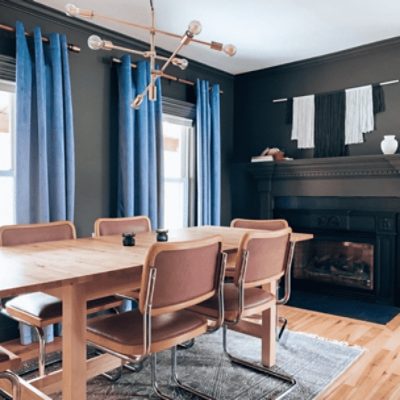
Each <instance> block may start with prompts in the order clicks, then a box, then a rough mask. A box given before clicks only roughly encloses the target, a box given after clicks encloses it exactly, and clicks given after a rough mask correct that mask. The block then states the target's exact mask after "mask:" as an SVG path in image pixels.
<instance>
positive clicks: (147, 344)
mask: <svg viewBox="0 0 400 400" xmlns="http://www.w3.org/2000/svg"><path fill="white" fill-rule="evenodd" d="M226 257H227V256H226V254H225V253H221V255H220V260H219V271H218V278H217V279H218V300H219V301H218V312H219V315H218V319H217V321H216V323H215V325H214V326H213V327H211V328H209V329H207V333H213V332H215V331H216V330H218V329H219V328H220V327H221V325H222V323H223V321H224V297H223V293H224V292H223V283H224V276H225V264H226ZM156 276H157V269H156V268H154V267H152V268H150V271H149V281H148V286H147V291H146V299H145V306H144V313H143V351H142V354H140V355H138V356H135V357H129V356H127V355H125V354H121V353H118V352H115V351H113V350H110V349H107V348H105V347H103V346H101V345H98V344H95V343H93V342H90V341H88V343H89V344H90V345H91V346H93V347H95V348H97V349H99V350H101V351H102V352H104V353H108V354H111V355H113V356H116V357H118V358H120V359H121V360H122V361H123V362H128V363H132V364H137V363H143V361H144V360H145V359H147V358H148V355H150V364H151V385H152V389H153V391H154V393H155V394H156V395H157V396H158V397H159V398H161V399H164V400H174V398H172V397H169V396H168V395H166V394H165V393H163V392H162V391H161V390H160V388H159V385H158V382H157V353H150V348H151V311H152V302H153V294H154V287H155V282H156ZM171 351H172V354H173V355H175V356H173V357H171V371H173V373H174V374H173V382H174V383H175V384H176V386H178V387H179V388H181V389H183V390H186V391H187V392H189V393H191V394H194V395H196V396H199V397H200V398H202V399H205V400H217V399H214V398H213V397H210V396H207V395H206V394H204V393H201V392H199V391H198V390H196V389H195V388H192V387H191V386H189V385H186V384H183V383H182V382H181V381H180V380H179V379H178V376H177V374H176V366H177V364H176V346H174V347H173V348H172V349H171Z"/></svg>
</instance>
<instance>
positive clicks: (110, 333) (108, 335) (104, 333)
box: [86, 310, 207, 356]
mask: <svg viewBox="0 0 400 400" xmlns="http://www.w3.org/2000/svg"><path fill="white" fill-rule="evenodd" d="M151 326H152V330H151V350H150V352H151V353H156V352H159V351H162V350H166V349H169V348H171V347H173V346H176V345H178V344H180V343H183V342H185V341H187V340H190V339H193V338H195V337H196V336H199V335H201V334H203V333H205V332H206V331H207V319H206V318H204V317H202V316H200V315H196V314H194V313H191V312H189V311H185V310H183V311H178V312H172V313H167V314H163V315H160V316H154V317H152V319H151ZM86 337H87V339H88V341H89V342H92V343H93V344H98V345H101V346H103V347H106V348H108V349H111V350H113V351H116V352H118V353H122V354H125V355H127V356H134V355H140V354H142V352H143V315H142V314H141V313H140V312H139V310H133V311H128V312H125V313H121V314H117V315H110V316H104V317H101V318H96V319H93V320H89V321H88V326H87V336H86Z"/></svg>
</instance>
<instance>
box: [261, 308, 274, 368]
mask: <svg viewBox="0 0 400 400" xmlns="http://www.w3.org/2000/svg"><path fill="white" fill-rule="evenodd" d="M275 334H276V305H275V304H273V305H272V306H271V308H269V309H268V310H265V311H263V313H262V329H261V349H262V350H261V361H262V363H263V365H265V366H266V367H272V366H273V365H275V358H276V340H275Z"/></svg>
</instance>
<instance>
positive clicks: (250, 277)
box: [191, 228, 296, 398]
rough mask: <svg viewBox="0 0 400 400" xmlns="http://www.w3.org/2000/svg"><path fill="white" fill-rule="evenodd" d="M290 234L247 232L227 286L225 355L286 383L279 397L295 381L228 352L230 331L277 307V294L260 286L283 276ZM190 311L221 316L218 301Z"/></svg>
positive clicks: (210, 316)
mask: <svg viewBox="0 0 400 400" xmlns="http://www.w3.org/2000/svg"><path fill="white" fill-rule="evenodd" d="M290 234H291V229H290V228H285V229H281V230H278V231H274V232H271V231H269V232H267V231H265V232H261V231H258V232H256V231H254V232H247V233H245V234H244V235H243V237H242V239H241V241H240V245H239V250H238V257H237V259H236V270H235V276H234V279H233V282H232V283H225V284H224V308H225V313H224V316H225V320H224V325H223V349H224V352H225V354H226V355H227V356H228V357H229V359H230V360H231V361H232V362H233V363H236V364H239V365H242V366H245V367H246V368H250V369H254V370H256V371H259V372H263V373H265V374H267V375H270V376H273V377H275V378H277V379H280V380H283V381H284V382H286V383H287V384H288V385H289V388H288V389H287V391H285V392H284V393H282V394H281V395H280V396H279V398H281V397H283V396H284V395H286V394H287V393H288V392H289V391H290V390H292V389H293V387H294V386H295V385H296V381H295V379H294V378H292V377H291V376H289V375H286V374H283V373H278V372H276V371H274V370H271V369H270V368H267V367H262V366H260V365H259V364H254V363H251V362H249V361H246V360H243V359H240V358H238V357H236V356H233V355H231V354H230V353H229V352H228V345H227V328H228V327H229V326H233V325H236V324H237V323H239V322H240V320H241V319H242V318H243V317H249V316H251V315H254V314H257V313H260V312H261V313H264V312H267V311H268V310H270V309H271V308H272V307H273V308H274V307H275V303H276V298H275V293H270V292H269V291H267V290H265V289H264V288H261V287H260V286H262V285H268V284H271V283H273V282H276V281H277V280H279V279H280V278H281V277H282V276H284V274H285V270H286V268H287V258H288V255H289V248H290ZM191 310H193V311H194V312H196V313H198V314H200V315H203V316H205V317H207V318H209V319H216V318H217V316H218V301H217V298H216V297H213V298H211V299H209V300H206V301H205V302H203V303H201V304H199V305H196V306H194V307H192V308H191Z"/></svg>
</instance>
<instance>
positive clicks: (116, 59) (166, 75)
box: [112, 57, 224, 94]
mask: <svg viewBox="0 0 400 400" xmlns="http://www.w3.org/2000/svg"><path fill="white" fill-rule="evenodd" d="M112 62H113V63H117V64H121V63H122V61H121V60H120V59H119V58H116V57H113V58H112ZM131 67H132V68H136V64H133V63H132V64H131ZM161 78H164V79H167V80H169V81H174V82H178V83H183V84H184V85H189V86H194V85H195V82H193V81H188V80H186V79H182V78H178V77H177V76H174V75H169V74H166V73H165V72H164V73H163V74H162V75H161ZM219 93H220V94H224V92H223V90H220V91H219Z"/></svg>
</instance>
